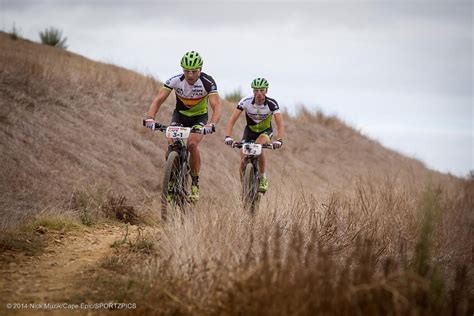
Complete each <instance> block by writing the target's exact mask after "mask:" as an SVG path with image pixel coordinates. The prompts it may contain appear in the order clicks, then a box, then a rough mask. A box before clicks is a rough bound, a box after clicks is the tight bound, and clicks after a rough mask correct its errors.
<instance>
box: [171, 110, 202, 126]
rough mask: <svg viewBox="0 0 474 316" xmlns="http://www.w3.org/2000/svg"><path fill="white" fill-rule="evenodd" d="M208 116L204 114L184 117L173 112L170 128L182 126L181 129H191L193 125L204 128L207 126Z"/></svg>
mask: <svg viewBox="0 0 474 316" xmlns="http://www.w3.org/2000/svg"><path fill="white" fill-rule="evenodd" d="M208 118H209V116H208V115H207V113H206V114H202V115H196V116H186V115H183V114H181V113H179V112H178V111H174V112H173V117H172V118H171V123H170V126H183V127H193V126H195V125H201V126H204V125H206V124H207V120H208Z"/></svg>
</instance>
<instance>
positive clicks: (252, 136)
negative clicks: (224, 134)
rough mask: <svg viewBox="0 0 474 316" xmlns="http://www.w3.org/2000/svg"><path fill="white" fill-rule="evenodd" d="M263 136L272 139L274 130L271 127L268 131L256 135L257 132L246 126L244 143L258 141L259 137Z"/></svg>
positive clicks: (243, 137)
mask: <svg viewBox="0 0 474 316" xmlns="http://www.w3.org/2000/svg"><path fill="white" fill-rule="evenodd" d="M262 134H267V135H268V137H269V138H270V139H272V136H273V129H272V128H271V127H270V128H267V129H266V130H264V131H262V132H260V133H256V132H253V131H252V130H250V128H249V127H248V126H245V130H244V135H243V136H242V141H244V142H251V141H256V140H257V138H258V136H260V135H262Z"/></svg>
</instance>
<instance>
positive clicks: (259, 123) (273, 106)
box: [237, 96, 280, 133]
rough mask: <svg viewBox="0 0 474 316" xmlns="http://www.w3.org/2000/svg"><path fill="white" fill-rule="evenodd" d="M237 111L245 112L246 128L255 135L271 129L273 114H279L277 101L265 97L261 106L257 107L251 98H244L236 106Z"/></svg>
mask: <svg viewBox="0 0 474 316" xmlns="http://www.w3.org/2000/svg"><path fill="white" fill-rule="evenodd" d="M237 109H239V110H241V111H244V110H245V117H246V119H247V126H248V127H249V129H250V130H251V131H252V132H255V133H260V132H263V131H264V130H267V129H269V128H270V129H271V127H272V117H273V114H277V113H280V108H279V107H278V103H277V101H275V99H272V98H269V97H265V102H264V103H263V104H262V105H257V104H256V103H255V98H254V97H253V96H249V97H245V98H243V99H242V100H240V102H239V104H237Z"/></svg>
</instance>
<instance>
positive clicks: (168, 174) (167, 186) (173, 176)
mask: <svg viewBox="0 0 474 316" xmlns="http://www.w3.org/2000/svg"><path fill="white" fill-rule="evenodd" d="M180 169H181V166H180V163H179V154H178V153H177V152H176V151H172V152H170V154H169V155H168V159H167V160H166V163H165V168H164V173H163V185H162V190H161V218H162V219H163V220H164V221H166V219H167V217H168V213H169V211H171V210H172V209H173V208H176V206H177V204H178V203H177V202H179V191H180V190H179V182H180V180H179V179H180Z"/></svg>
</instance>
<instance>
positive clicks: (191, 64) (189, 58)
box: [181, 50, 203, 70]
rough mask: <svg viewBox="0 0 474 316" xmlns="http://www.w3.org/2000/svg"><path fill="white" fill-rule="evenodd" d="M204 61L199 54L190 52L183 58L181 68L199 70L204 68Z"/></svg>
mask: <svg viewBox="0 0 474 316" xmlns="http://www.w3.org/2000/svg"><path fill="white" fill-rule="evenodd" d="M202 64H203V61H202V58H201V55H199V53H198V52H195V51H193V50H192V51H190V52H187V53H186V54H184V56H183V58H181V67H183V68H184V69H187V70H193V69H199V68H201V67H202Z"/></svg>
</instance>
